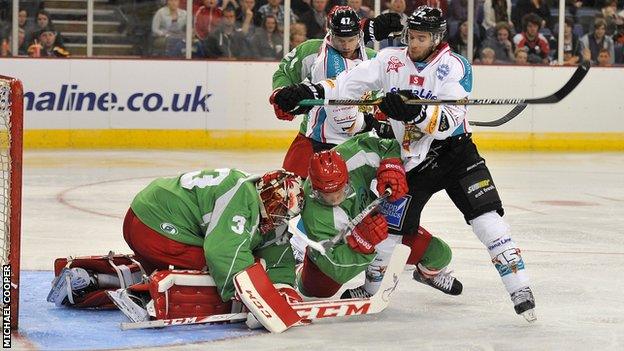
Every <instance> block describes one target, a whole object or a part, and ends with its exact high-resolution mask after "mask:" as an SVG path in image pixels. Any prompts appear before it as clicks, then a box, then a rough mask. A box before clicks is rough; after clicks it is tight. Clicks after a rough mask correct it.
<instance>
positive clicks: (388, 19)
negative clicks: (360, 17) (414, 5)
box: [362, 13, 403, 43]
mask: <svg viewBox="0 0 624 351" xmlns="http://www.w3.org/2000/svg"><path fill="white" fill-rule="evenodd" d="M362 29H363V31H364V42H365V43H368V42H369V41H372V40H376V41H381V40H384V39H388V37H389V36H390V34H392V33H396V32H401V31H402V30H403V25H402V24H401V16H400V15H399V14H398V13H382V14H381V15H379V16H377V17H375V18H373V19H369V20H365V22H364V26H363V28H362Z"/></svg>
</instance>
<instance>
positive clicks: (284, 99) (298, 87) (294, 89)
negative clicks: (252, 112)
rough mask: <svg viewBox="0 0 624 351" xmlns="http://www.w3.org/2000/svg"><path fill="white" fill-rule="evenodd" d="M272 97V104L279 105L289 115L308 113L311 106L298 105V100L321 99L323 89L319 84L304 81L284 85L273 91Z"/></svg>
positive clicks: (323, 92) (323, 93)
mask: <svg viewBox="0 0 624 351" xmlns="http://www.w3.org/2000/svg"><path fill="white" fill-rule="evenodd" d="M272 97H273V102H272V104H273V106H274V108H275V106H277V107H279V109H280V110H282V111H285V112H287V113H289V114H291V115H299V114H302V113H308V112H309V111H310V110H311V109H312V106H299V102H301V100H304V99H323V98H324V97H325V91H324V90H323V86H321V85H320V84H312V83H310V82H304V83H300V84H295V85H291V86H287V87H284V88H282V89H280V90H278V91H276V92H275V94H274V95H272Z"/></svg>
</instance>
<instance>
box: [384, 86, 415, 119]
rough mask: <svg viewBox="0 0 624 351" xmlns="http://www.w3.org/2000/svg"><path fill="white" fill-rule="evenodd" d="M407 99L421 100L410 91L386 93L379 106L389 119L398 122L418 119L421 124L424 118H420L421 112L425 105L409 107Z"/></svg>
mask: <svg viewBox="0 0 624 351" xmlns="http://www.w3.org/2000/svg"><path fill="white" fill-rule="evenodd" d="M407 99H419V97H418V96H417V95H414V94H412V93H411V92H409V91H401V92H393V91H392V92H389V93H386V96H384V97H383V99H382V100H381V103H380V104H379V109H380V110H381V112H383V113H385V114H386V115H387V116H388V118H392V119H394V120H397V121H402V122H410V121H413V120H415V119H416V123H419V122H421V121H422V120H423V119H424V117H421V116H420V112H421V111H422V110H423V106H424V105H408V104H406V103H405V100H407Z"/></svg>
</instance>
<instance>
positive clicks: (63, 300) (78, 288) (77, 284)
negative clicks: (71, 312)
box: [46, 268, 97, 306]
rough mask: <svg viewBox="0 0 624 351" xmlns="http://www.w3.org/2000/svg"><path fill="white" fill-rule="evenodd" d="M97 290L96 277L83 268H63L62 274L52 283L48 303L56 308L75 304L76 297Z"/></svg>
mask: <svg viewBox="0 0 624 351" xmlns="http://www.w3.org/2000/svg"><path fill="white" fill-rule="evenodd" d="M95 289H97V279H96V277H95V275H93V274H91V273H89V272H87V271H86V270H85V269H83V268H63V270H62V271H61V274H59V276H58V277H56V278H55V279H54V281H52V289H50V292H49V293H48V297H47V299H46V300H47V301H48V302H54V304H55V305H56V306H61V305H63V304H67V303H68V302H69V303H70V304H73V303H74V301H73V300H74V296H77V295H79V294H83V293H85V292H87V291H89V290H95Z"/></svg>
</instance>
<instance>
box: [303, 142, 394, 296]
mask: <svg viewBox="0 0 624 351" xmlns="http://www.w3.org/2000/svg"><path fill="white" fill-rule="evenodd" d="M334 150H336V151H337V152H338V153H339V154H340V155H341V156H342V158H344V160H345V161H346V163H347V168H348V170H349V185H348V186H350V187H351V190H352V192H351V195H350V196H349V197H348V198H347V199H345V200H344V201H343V202H342V203H341V204H340V205H339V206H333V207H332V206H328V205H324V204H322V203H321V202H319V201H317V200H316V199H315V198H314V197H313V196H312V184H311V182H310V180H309V179H308V180H306V181H305V183H304V193H305V200H306V202H305V206H304V208H303V212H302V213H301V219H302V221H303V225H304V228H305V232H306V234H307V235H308V237H309V238H310V239H312V240H314V241H321V240H325V239H331V238H333V237H334V236H335V235H336V234H337V233H339V232H340V231H341V230H342V229H344V228H346V227H347V224H348V223H349V222H350V221H351V220H352V219H353V218H354V217H355V216H357V215H358V214H359V213H360V212H362V210H363V209H364V207H366V206H367V205H368V204H370V203H371V202H372V201H373V200H375V199H376V198H377V195H376V194H375V193H374V192H373V190H372V189H371V183H372V181H373V180H374V179H375V178H376V174H377V168H378V167H379V162H380V161H381V160H383V159H385V158H392V157H400V147H399V144H398V142H397V141H396V140H394V139H379V138H377V136H376V135H375V134H374V133H365V134H360V135H357V136H355V137H353V138H351V139H349V140H347V141H346V142H344V143H343V144H340V145H338V146H336V147H335V148H334ZM308 253H309V255H310V259H311V260H312V261H313V262H314V263H315V264H316V265H317V266H318V267H319V269H320V270H321V271H322V272H323V273H325V274H326V275H328V276H329V277H331V278H332V279H333V280H335V281H336V282H338V283H340V284H344V283H346V282H347V281H349V280H350V279H352V278H354V277H355V276H357V275H358V274H359V273H360V272H363V271H364V270H365V269H366V267H367V266H368V265H369V264H370V263H371V262H372V261H373V259H374V258H375V254H374V253H372V254H368V255H367V254H362V253H359V252H356V251H354V250H352V249H351V248H350V247H349V245H347V244H346V243H344V242H341V243H339V244H337V245H336V246H334V247H333V249H331V250H329V251H328V252H327V256H323V255H321V254H319V253H318V252H317V251H315V250H312V249H309V250H308Z"/></svg>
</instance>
